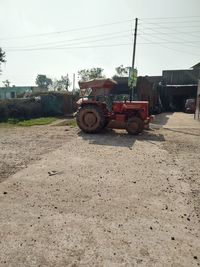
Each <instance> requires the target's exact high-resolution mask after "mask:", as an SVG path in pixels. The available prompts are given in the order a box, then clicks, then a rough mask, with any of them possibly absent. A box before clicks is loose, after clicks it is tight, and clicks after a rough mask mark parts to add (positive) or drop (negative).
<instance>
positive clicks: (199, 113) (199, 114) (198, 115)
mask: <svg viewBox="0 0 200 267" xmlns="http://www.w3.org/2000/svg"><path fill="white" fill-rule="evenodd" d="M195 119H196V120H200V80H199V81H198V88H197V99H196V112H195Z"/></svg>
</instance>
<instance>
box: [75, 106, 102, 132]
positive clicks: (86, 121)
mask: <svg viewBox="0 0 200 267" xmlns="http://www.w3.org/2000/svg"><path fill="white" fill-rule="evenodd" d="M76 121H77V124H78V126H79V128H80V129H81V130H82V131H83V132H85V133H98V132H100V131H101V130H102V129H103V127H104V125H105V116H104V114H103V112H102V110H101V108H99V107H97V106H92V105H88V106H84V107H81V108H80V109H79V110H78V112H77V115H76Z"/></svg>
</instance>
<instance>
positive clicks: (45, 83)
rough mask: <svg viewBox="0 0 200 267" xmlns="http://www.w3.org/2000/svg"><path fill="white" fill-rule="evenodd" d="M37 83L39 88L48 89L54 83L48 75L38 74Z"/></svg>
mask: <svg viewBox="0 0 200 267" xmlns="http://www.w3.org/2000/svg"><path fill="white" fill-rule="evenodd" d="M35 83H36V85H37V86H39V87H42V88H48V87H49V85H52V83H53V82H52V80H51V79H50V78H48V77H47V76H46V75H42V74H38V76H37V78H36V81H35Z"/></svg>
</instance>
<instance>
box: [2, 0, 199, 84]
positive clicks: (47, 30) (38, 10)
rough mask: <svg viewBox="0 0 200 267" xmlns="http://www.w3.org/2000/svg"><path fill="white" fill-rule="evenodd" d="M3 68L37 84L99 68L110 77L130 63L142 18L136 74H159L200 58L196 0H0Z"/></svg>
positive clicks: (17, 79)
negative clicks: (38, 80)
mask: <svg viewBox="0 0 200 267" xmlns="http://www.w3.org/2000/svg"><path fill="white" fill-rule="evenodd" d="M0 10H1V16H0V47H2V48H3V50H4V51H5V52H6V64H3V65H2V67H1V69H2V74H1V75H0V86H2V85H3V84H2V81H4V80H6V79H8V80H9V81H10V82H11V85H16V86H20V85H22V86H26V85H35V79H36V76H37V75H38V74H46V75H47V76H48V77H50V78H52V79H59V78H60V76H61V75H66V74H67V73H68V74H69V77H70V80H71V81H72V76H73V73H75V75H76V81H77V79H78V77H77V72H78V70H81V69H88V68H92V67H101V68H103V69H104V74H105V75H106V76H107V77H111V76H112V75H114V74H115V68H116V67H117V66H119V65H121V64H123V65H124V66H131V64H132V53H133V33H134V23H135V18H136V17H137V18H138V19H139V22H138V31H137V34H138V35H137V45H136V60H135V67H136V68H137V70H138V75H161V74H162V70H164V69H185V68H190V67H191V66H193V65H194V64H196V63H198V62H200V14H199V10H200V0H190V1H188V0H151V1H150V0H123V1H122V0H101V1H99V0H73V1H72V0H70V1H69V0H0Z"/></svg>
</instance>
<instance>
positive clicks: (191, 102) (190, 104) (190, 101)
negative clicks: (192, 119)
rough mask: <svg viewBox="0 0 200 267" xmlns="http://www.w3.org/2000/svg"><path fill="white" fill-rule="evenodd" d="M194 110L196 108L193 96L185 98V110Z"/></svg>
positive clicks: (188, 111) (189, 111) (190, 111)
mask: <svg viewBox="0 0 200 267" xmlns="http://www.w3.org/2000/svg"><path fill="white" fill-rule="evenodd" d="M195 110H196V100H195V99H194V98H190V99H186V101H185V112H187V113H195Z"/></svg>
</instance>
